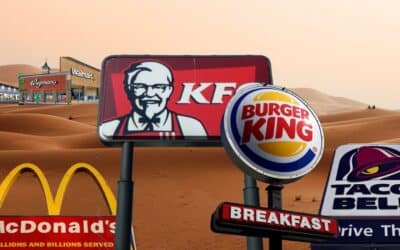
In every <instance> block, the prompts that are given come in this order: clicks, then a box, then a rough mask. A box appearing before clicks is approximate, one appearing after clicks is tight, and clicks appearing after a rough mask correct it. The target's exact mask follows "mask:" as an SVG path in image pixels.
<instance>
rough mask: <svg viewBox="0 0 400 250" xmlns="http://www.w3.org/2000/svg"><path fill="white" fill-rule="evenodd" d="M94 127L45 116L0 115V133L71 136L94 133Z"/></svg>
mask: <svg viewBox="0 0 400 250" xmlns="http://www.w3.org/2000/svg"><path fill="white" fill-rule="evenodd" d="M94 129H95V127H94V126H90V125H87V124H83V123H79V122H76V121H73V120H68V119H64V118H60V117H56V116H51V115H44V114H0V131H8V132H15V133H22V134H31V135H45V136H56V135H69V134H76V133H85V132H89V131H93V130H94Z"/></svg>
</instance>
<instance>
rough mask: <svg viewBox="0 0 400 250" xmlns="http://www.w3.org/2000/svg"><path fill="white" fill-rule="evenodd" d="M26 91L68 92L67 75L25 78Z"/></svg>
mask: <svg viewBox="0 0 400 250" xmlns="http://www.w3.org/2000/svg"><path fill="white" fill-rule="evenodd" d="M23 89H24V90H25V91H34V92H37V91H58V92H60V91H64V92H65V91H66V89H67V82H66V75H65V74H58V75H48V76H46V75H39V76H26V77H24V78H23Z"/></svg>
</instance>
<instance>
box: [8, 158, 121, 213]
mask: <svg viewBox="0 0 400 250" xmlns="http://www.w3.org/2000/svg"><path fill="white" fill-rule="evenodd" d="M24 170H30V171H32V172H33V173H34V174H35V175H36V176H37V177H38V178H39V182H40V184H41V187H42V189H43V193H44V197H45V199H46V203H47V211H48V214H49V215H60V211H61V205H62V201H63V199H64V194H65V191H66V189H67V186H68V184H69V183H70V181H71V179H72V177H73V176H74V174H75V173H76V172H77V171H78V170H84V171H85V172H86V173H88V174H91V175H92V176H93V178H94V179H95V181H96V182H97V184H98V185H99V187H100V189H101V191H102V193H103V195H104V197H105V199H106V201H107V205H108V208H109V209H110V212H111V214H112V215H116V211H117V209H116V207H117V202H116V200H115V196H114V194H113V192H112V191H111V189H110V187H109V186H108V184H107V182H106V181H105V179H104V177H103V176H102V175H101V173H100V172H99V171H97V170H96V169H95V168H94V167H93V166H92V165H90V164H87V163H76V164H74V165H72V166H71V167H70V168H69V169H68V170H67V172H66V173H65V174H64V176H63V177H62V179H61V182H60V185H59V186H58V189H57V193H56V196H55V197H54V196H53V194H52V192H51V189H50V186H49V183H48V181H47V178H46V177H45V175H44V173H43V171H42V170H40V168H39V167H38V166H36V165H35V164H32V163H23V164H20V165H18V166H17V167H15V168H14V169H13V170H11V171H10V172H9V173H8V175H7V176H6V178H4V180H3V182H2V183H1V184H0V207H2V205H3V202H4V200H5V198H6V196H7V194H8V192H9V190H10V188H11V186H12V185H13V184H14V182H15V181H16V180H17V178H18V177H19V175H20V174H21V172H23V171H24Z"/></svg>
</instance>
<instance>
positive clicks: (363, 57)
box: [0, 0, 400, 109]
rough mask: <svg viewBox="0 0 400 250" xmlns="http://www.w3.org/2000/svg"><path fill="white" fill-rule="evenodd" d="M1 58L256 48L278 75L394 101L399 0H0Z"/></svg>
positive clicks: (392, 104) (33, 60) (399, 55)
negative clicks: (268, 59)
mask: <svg viewBox="0 0 400 250" xmlns="http://www.w3.org/2000/svg"><path fill="white" fill-rule="evenodd" d="M0 3H1V5H0V6H1V8H0V9H1V13H0V23H1V25H0V65H4V64H21V63H23V64H32V65H35V66H41V65H42V64H43V62H44V60H45V59H46V58H47V59H48V62H49V64H50V67H56V68H58V63H59V56H72V57H75V58H77V59H79V60H81V61H83V62H86V63H88V64H91V65H93V66H96V67H99V68H100V66H101V61H102V60H103V58H104V57H106V56H107V55H110V54H261V55H265V56H267V57H269V58H270V60H271V62H272V72H273V77H274V82H275V84H276V85H283V86H287V87H308V88H315V89H318V90H320V91H323V92H325V93H327V94H330V95H334V96H343V97H348V98H352V99H355V100H358V101H362V102H365V103H368V104H375V105H377V106H378V107H379V106H380V107H384V108H391V109H400V101H398V99H399V98H398V95H399V94H400V91H399V90H400V86H399V84H400V74H399V72H400V70H398V65H399V64H400V14H399V10H400V1H397V0H382V1H376V0H350V1H349V0H335V1H330V0H315V1H311V0H302V1H297V0H293V1H284V0H283V1H277V0H276V1H267V0H260V1H256V0H253V1H251V0H247V1H235V0H218V1H212V0H210V1H206V0H202V1H188V0H186V1H184V0H182V1H178V0H170V1H163V0H158V1H155V0H147V1H136V0H135V1H134V0H131V1H128V0H126V1H118V0H114V1H109V0H107V1H106V0H104V1H103V0H98V1H94V0H80V1H76V0H68V1H61V0H60V1H54V0H14V1H5V0H0Z"/></svg>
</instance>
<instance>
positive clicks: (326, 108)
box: [292, 88, 368, 115]
mask: <svg viewBox="0 0 400 250" xmlns="http://www.w3.org/2000/svg"><path fill="white" fill-rule="evenodd" d="M292 91H293V92H295V93H296V94H298V95H299V96H301V97H302V98H303V99H304V100H306V101H307V102H308V104H310V106H311V107H312V108H313V109H314V111H315V112H316V113H317V114H318V115H326V114H332V113H338V112H346V111H355V110H362V109H366V108H367V107H368V105H367V104H364V103H361V102H357V101H354V100H350V99H347V98H344V97H335V96H330V95H328V94H325V93H322V92H320V91H318V90H315V89H310V88H294V89H292Z"/></svg>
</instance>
